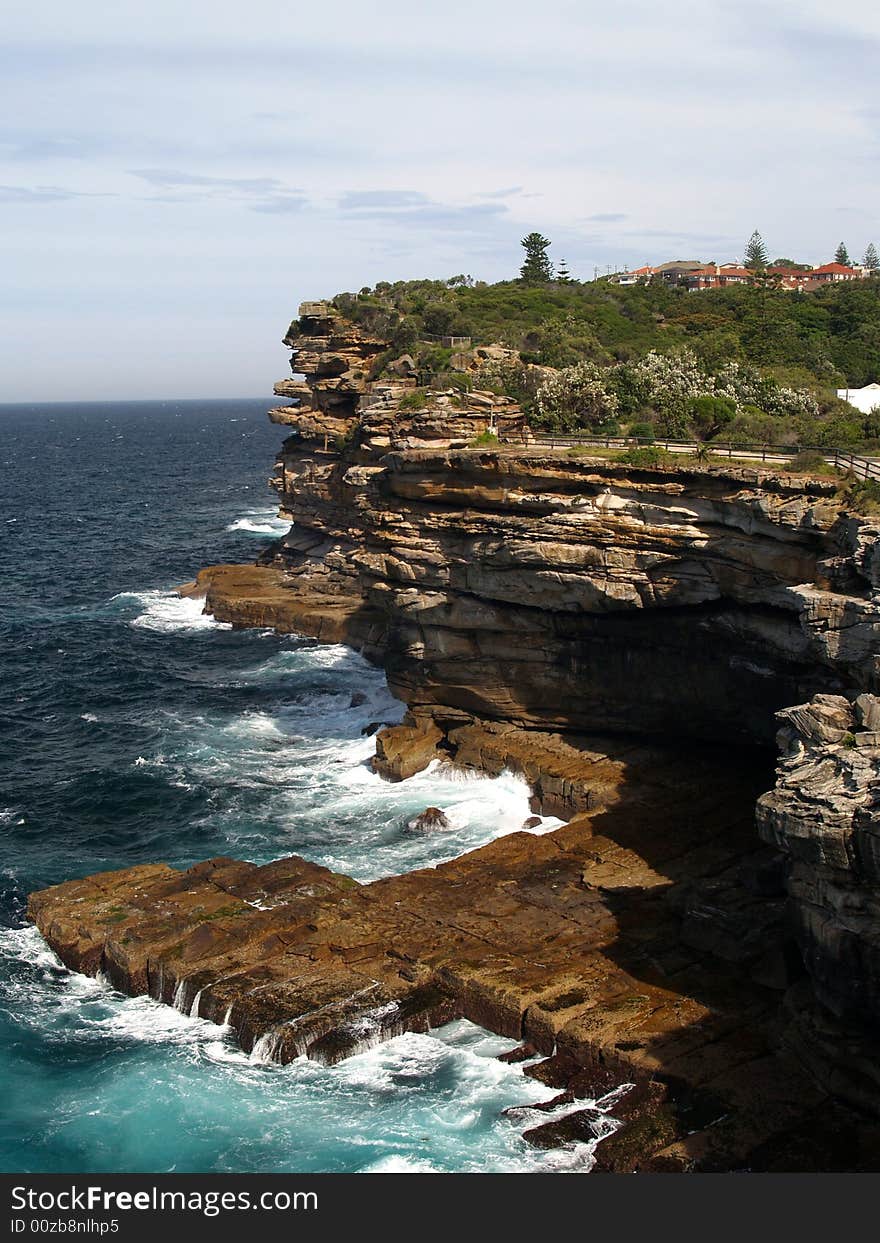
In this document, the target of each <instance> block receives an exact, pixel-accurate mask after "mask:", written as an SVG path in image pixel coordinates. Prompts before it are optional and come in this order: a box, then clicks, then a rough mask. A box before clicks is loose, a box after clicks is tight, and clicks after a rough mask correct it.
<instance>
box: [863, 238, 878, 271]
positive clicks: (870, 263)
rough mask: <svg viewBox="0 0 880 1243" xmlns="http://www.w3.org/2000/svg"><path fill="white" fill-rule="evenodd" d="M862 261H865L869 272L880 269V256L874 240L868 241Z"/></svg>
mask: <svg viewBox="0 0 880 1243" xmlns="http://www.w3.org/2000/svg"><path fill="white" fill-rule="evenodd" d="M862 263H864V265H865V267H866V268H867V269H868V271H869V272H878V271H880V257H878V255H877V247H876V246H875V245H874V243H873V242H869V243H868V246H867V249H866V250H865V257H864V259H863V260H862Z"/></svg>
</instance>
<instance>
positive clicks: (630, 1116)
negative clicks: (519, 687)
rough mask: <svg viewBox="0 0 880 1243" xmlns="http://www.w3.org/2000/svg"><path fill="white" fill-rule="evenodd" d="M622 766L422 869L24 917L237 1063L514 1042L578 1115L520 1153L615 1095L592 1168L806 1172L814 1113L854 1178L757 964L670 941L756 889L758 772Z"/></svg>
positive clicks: (197, 890) (178, 891)
mask: <svg viewBox="0 0 880 1243" xmlns="http://www.w3.org/2000/svg"><path fill="white" fill-rule="evenodd" d="M649 755H650V756H651V757H652V758H656V757H658V756H659V755H660V752H659V751H651V752H650V753H649ZM640 759H641V757H639V756H638V754H637V752H636V750H635V749H634V748H632V747H631V748H630V752H629V755H628V760H627V762H628V763H631V764H632V776H627V777H626V779H625V780H624V773H623V764H624V761H623V760H622V759H621V760H620V763H621V771H620V776H621V780H620V782H619V784H618V786H617V788H616V789H612V788H611V783H610V782H609V783H607V784H606V786H605V789H606V791H607V796H606V799H605V802H604V803H601V802H599V801H597V802H596V806H595V810H594V813H593V814H592V815H591V816H589V817H587V816H581V817H579V818H577V819H575V820H572V821H571V822H570V823H569V824H567V825H565V826H564V827H562V828H559V829H556V830H555V831H553V832H551V833H548V834H544V835H540V836H535V835H532V834H529V833H522V832H520V833H513V834H511V835H509V836H507V837H504V838H500V839H498V840H496V841H494V842H492V843H491V844H490V845H488V846H485V847H483V848H482V849H480V850H476V851H472V852H470V853H469V854H466V855H464V856H462V857H461V858H459V859H456V860H454V861H453V862H451V863H446V864H442V865H441V866H439V867H437V868H432V869H427V870H425V871H421V872H413V873H409V874H407V875H404V876H397V877H389V878H387V879H385V880H380V881H376V882H374V883H372V884H368V885H360V884H357V883H356V882H354V881H353V880H351V879H349V878H348V877H344V876H338V875H334V874H333V873H331V872H328V871H327V870H326V869H324V868H321V867H318V866H316V865H314V864H310V863H307V862H306V861H304V860H302V859H298V858H296V857H292V858H289V859H282V860H279V861H278V862H276V863H272V864H269V865H266V866H263V867H256V866H254V865H252V864H248V863H239V862H235V861H233V860H230V859H212V860H209V861H208V862H206V863H202V864H198V865H197V866H196V867H193V868H190V869H189V870H188V871H186V872H177V871H174V870H173V869H171V868H169V867H166V866H164V865H162V864H157V865H155V866H152V867H136V868H130V869H127V870H126V871H123V872H115V873H105V874H103V875H98V876H93V877H90V878H87V879H86V880H80V881H70V882H68V883H66V884H64V885H60V886H56V887H55V888H53V889H49V890H45V891H43V892H41V893H37V894H34V895H32V897H31V903H30V915H31V918H32V919H34V920H35V922H36V923H37V925H38V927H39V928H40V930H41V931H42V932H43V935H44V936H45V937H46V939H47V940H48V942H49V943H50V945H52V947H53V948H54V949H55V950H56V952H57V953H58V954H59V955H60V957H61V958H62V959H63V961H64V962H65V963H67V964H68V965H69V966H70V967H72V968H73V969H74V970H78V971H84V972H86V973H89V974H93V975H94V974H96V973H97V972H98V971H103V972H105V973H106V974H107V975H108V976H109V978H110V979H111V981H112V982H113V983H114V984H115V986H116V987H118V988H120V989H122V990H124V991H126V992H130V993H135V994H137V993H142V994H143V993H145V994H149V995H151V996H153V997H155V998H157V999H161V1000H163V1001H165V1002H168V1003H170V1004H175V1005H177V1007H178V1008H179V1009H182V1010H184V1011H185V1012H187V1013H194V1014H196V1013H197V1014H198V1015H200V1016H201V1017H203V1018H207V1019H211V1020H213V1021H215V1022H218V1023H222V1022H227V1023H229V1024H230V1026H231V1027H232V1028H233V1029H234V1030H235V1032H236V1034H237V1036H238V1039H239V1041H240V1042H241V1044H242V1047H243V1048H244V1049H245V1050H248V1051H250V1052H252V1054H253V1055H254V1056H257V1057H271V1058H274V1059H277V1060H280V1061H286V1060H289V1059H290V1058H293V1057H296V1056H300V1055H303V1054H305V1055H306V1056H308V1057H310V1058H313V1059H316V1060H319V1061H322V1062H325V1063H333V1062H336V1061H338V1060H339V1059H340V1058H342V1057H345V1056H347V1055H349V1054H351V1053H353V1052H356V1051H358V1050H359V1049H362V1048H364V1047H367V1046H369V1045H370V1044H371V1043H374V1042H376V1041H378V1040H381V1039H386V1038H388V1037H389V1036H391V1035H394V1034H397V1033H399V1032H402V1031H407V1030H416V1031H419V1030H426V1029H427V1028H428V1027H429V1026H434V1025H437V1024H440V1023H442V1022H444V1021H446V1020H448V1019H450V1018H453V1017H455V1016H459V1015H461V1016H465V1017H468V1018H470V1019H472V1020H473V1021H474V1022H477V1023H480V1024H482V1025H484V1026H486V1027H488V1028H490V1029H491V1030H493V1031H495V1032H498V1033H500V1034H503V1035H507V1036H509V1037H510V1038H511V1041H512V1042H517V1043H519V1042H527V1043H528V1044H529V1045H530V1046H531V1047H532V1049H534V1050H537V1051H539V1052H540V1053H542V1054H543V1055H544V1056H545V1058H547V1059H548V1060H545V1061H544V1062H542V1063H539V1064H538V1065H537V1066H532V1067H530V1068H529V1071H530V1073H531V1074H532V1075H534V1077H535V1078H539V1079H541V1081H542V1082H544V1083H549V1084H552V1085H553V1086H555V1087H557V1088H558V1089H559V1093H560V1096H559V1098H558V1099H559V1100H568V1101H571V1102H573V1103H575V1104H576V1102H577V1101H578V1100H583V1101H584V1102H585V1104H584V1109H585V1110H586V1114H585V1116H584V1117H583V1118H581V1119H579V1120H578V1119H572V1120H571V1121H570V1122H569V1123H568V1124H567V1126H562V1127H556V1128H553V1127H552V1126H551V1130H550V1131H549V1132H547V1131H545V1132H543V1133H542V1135H541V1136H538V1137H535V1136H533V1137H532V1138H533V1139H536V1140H537V1142H542V1143H558V1142H566V1141H568V1140H570V1139H572V1138H577V1137H580V1138H584V1137H586V1136H587V1130H586V1129H584V1127H581V1122H583V1123H584V1124H585V1126H586V1124H587V1123H588V1122H589V1121H590V1119H592V1120H593V1122H596V1121H597V1111H596V1110H595V1109H594V1108H593V1106H591V1105H589V1104H588V1102H589V1101H592V1100H595V1099H597V1098H599V1097H604V1096H605V1095H606V1094H607V1093H608V1092H609V1091H611V1090H613V1089H615V1088H617V1087H618V1086H619V1085H621V1084H623V1083H631V1084H633V1085H635V1089H637V1090H634V1091H633V1093H632V1095H630V1093H629V1092H627V1093H621V1095H620V1101H619V1103H615V1105H614V1106H613V1107H609V1108H608V1110H607V1112H606V1113H604V1114H603V1113H602V1111H601V1110H600V1111H599V1114H598V1118H599V1123H598V1124H599V1125H600V1127H601V1126H603V1125H604V1123H602V1122H601V1119H602V1118H607V1117H616V1118H617V1119H618V1120H619V1121H620V1122H621V1123H622V1125H621V1127H620V1129H619V1131H616V1132H615V1134H614V1135H613V1136H611V1137H610V1138H609V1139H607V1140H604V1141H603V1143H602V1144H601V1145H600V1147H599V1150H598V1161H599V1168H603V1169H615V1170H625V1169H638V1168H648V1167H650V1168H662V1169H691V1168H700V1169H702V1168H705V1169H730V1168H760V1161H761V1160H763V1158H761V1156H760V1154H761V1153H763V1152H773V1153H775V1154H776V1155H775V1156H774V1157H773V1159H774V1160H776V1161H782V1162H783V1165H785V1163H786V1162H788V1167H789V1168H811V1167H810V1162H809V1158H808V1156H805V1155H804V1154H803V1153H802V1152H800V1150H799V1149H797V1147H796V1145H795V1148H794V1149H793V1148H792V1145H793V1144H794V1142H795V1139H796V1137H797V1136H798V1135H799V1134H801V1132H802V1130H803V1128H804V1127H809V1126H812V1125H813V1120H814V1119H815V1117H816V1116H817V1115H818V1114H819V1113H820V1112H822V1111H824V1113H825V1116H826V1117H829V1116H830V1117H831V1119H832V1120H831V1123H830V1125H831V1127H832V1132H833V1133H834V1135H835V1136H836V1137H837V1142H838V1148H840V1145H843V1146H844V1147H847V1146H848V1147H847V1152H848V1153H849V1152H850V1150H852V1153H851V1155H850V1156H849V1157H848V1160H850V1162H851V1167H852V1168H856V1167H858V1166H860V1165H862V1166H864V1165H866V1164H870V1161H871V1159H872V1158H871V1148H870V1144H869V1142H868V1141H869V1139H870V1136H871V1135H872V1134H873V1132H870V1128H867V1129H866V1128H865V1127H864V1124H863V1123H860V1122H859V1123H858V1124H857V1123H856V1122H855V1121H854V1119H853V1118H852V1117H851V1116H849V1115H847V1116H845V1117H843V1116H841V1117H836V1118H835V1117H834V1116H833V1108H832V1103H831V1101H830V1098H829V1097H828V1095H827V1093H825V1092H823V1091H822V1090H821V1089H819V1088H817V1087H816V1086H815V1084H814V1082H813V1080H812V1079H811V1077H810V1076H809V1075H808V1074H807V1073H806V1072H805V1071H804V1070H803V1069H802V1068H801V1066H800V1064H799V1062H798V1061H797V1060H796V1059H795V1058H794V1057H793V1056H792V1055H791V1054H788V1053H786V1052H785V1051H779V1050H778V1049H776V1047H775V1044H774V1040H773V1033H772V1028H773V1022H774V1019H775V1016H776V1014H777V1013H778V998H779V996H780V993H778V992H774V991H772V990H770V989H768V988H767V987H765V986H764V985H762V984H759V983H757V982H756V981H755V980H754V979H753V976H752V972H753V968H754V967H755V966H756V965H757V962H758V959H757V958H756V955H755V952H753V953H752V955H751V957H750V958H749V959H748V960H746V959H742V960H740V961H727V962H724V961H720V960H718V959H717V958H716V957H714V955H713V954H712V952H711V950H706V949H705V948H703V947H699V946H691V945H685V944H684V943H683V942H682V941H681V939H680V937H679V935H678V930H679V927H680V923H681V911H682V909H683V907H684V906H685V905H686V903H687V901H688V898H689V897H690V896H691V895H693V894H694V893H695V892H696V893H698V892H699V891H700V889H701V887H704V886H709V887H711V886H712V885H713V884H714V882H715V880H716V879H717V877H719V876H723V875H724V874H725V873H726V872H727V871H729V869H731V868H733V867H736V868H740V869H743V868H750V869H751V870H752V871H753V872H755V873H756V874H763V872H764V871H765V870H766V859H767V857H768V856H769V855H770V850H769V848H768V847H766V846H762V845H761V844H760V842H759V841H758V840H757V838H756V836H755V834H754V830H753V825H752V806H753V801H754V797H755V794H756V792H757V790H758V789H759V788H760V786H761V783H762V777H761V776H760V775H757V774H755V773H754V771H753V770H752V767H751V765H746V766H745V767H743V765H742V764H740V763H736V762H734V763H731V762H730V761H729V759H728V757H726V756H724V755H723V754H721V753H718V752H714V751H712V750H701V749H696V748H695V749H694V750H693V753H692V754H691V755H689V756H686V757H678V758H676V757H675V756H674V755H671V754H670V753H668V752H667V753H666V755H665V760H664V761H663V762H658V763H653V762H652V763H650V764H648V763H644V764H643V763H641V762H640ZM593 763H594V758H593V756H592V755H591V754H589V753H588V754H587V755H586V757H585V763H584V774H585V780H586V783H587V784H588V785H589V784H590V779H589V773H590V770H591V767H592V765H593ZM593 797H594V799H595V798H596V794H595V791H594V794H593ZM769 935H773V936H775V937H776V938H777V939H779V938H780V937H781V935H782V934H781V929H780V928H777V929H776V930H775V931H774V932H773V933H772V934H768V936H769ZM534 1125H535V1124H534V1122H532V1123H530V1124H528V1126H531V1127H534ZM524 1126H526V1124H525V1123H524ZM573 1126H574V1127H575V1128H578V1127H581V1129H580V1130H578V1133H577V1136H575V1133H574V1131H571V1128H572V1127H573ZM860 1127H861V1128H862V1129H861V1130H860V1129H859V1128H860ZM609 1129H610V1128H609ZM569 1132H571V1133H569ZM581 1132H583V1133H581ZM606 1144H608V1145H611V1146H610V1147H609V1148H608V1149H607V1155H603V1149H605V1146H606ZM756 1154H757V1156H756ZM852 1154H854V1155H852ZM768 1159H769V1158H768ZM820 1168H821V1167H820Z"/></svg>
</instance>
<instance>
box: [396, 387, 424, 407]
mask: <svg viewBox="0 0 880 1243" xmlns="http://www.w3.org/2000/svg"><path fill="white" fill-rule="evenodd" d="M427 404H428V394H427V393H426V392H425V390H424V389H419V388H417V389H413V391H412V392H411V393H405V394H404V395H403V397H401V399H400V409H401V410H424V408H425V406H427Z"/></svg>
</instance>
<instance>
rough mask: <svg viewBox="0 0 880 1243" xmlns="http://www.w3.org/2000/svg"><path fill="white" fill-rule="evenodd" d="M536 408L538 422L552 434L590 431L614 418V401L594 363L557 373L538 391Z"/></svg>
mask: <svg viewBox="0 0 880 1243" xmlns="http://www.w3.org/2000/svg"><path fill="white" fill-rule="evenodd" d="M536 406H537V415H538V421H539V422H540V423H542V424H543V425H544V426H545V427H549V428H552V429H553V430H554V431H575V430H577V429H578V428H590V429H593V428H595V427H596V426H597V425H598V424H600V423H603V422H605V421H606V420H607V419H612V418H614V417H615V415H616V414H617V398H616V397H615V396H614V395H613V394H612V393H609V392H608V390H607V388H606V387H605V383H604V377H603V374H602V370H601V369H600V368H599V367H597V366H596V364H595V363H578V365H577V366H576V367H565V368H563V370H562V371H558V372H557V373H556V375H554V376H552V377H551V378H550V379H549V380H547V381H546V382H545V383H544V384H542V385H541V387H540V388H539V389H538V393H537V397H536Z"/></svg>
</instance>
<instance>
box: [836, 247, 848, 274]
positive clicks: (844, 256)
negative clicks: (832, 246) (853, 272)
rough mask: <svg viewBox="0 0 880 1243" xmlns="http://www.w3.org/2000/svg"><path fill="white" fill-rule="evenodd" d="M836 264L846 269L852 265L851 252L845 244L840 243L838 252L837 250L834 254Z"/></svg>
mask: <svg viewBox="0 0 880 1243" xmlns="http://www.w3.org/2000/svg"><path fill="white" fill-rule="evenodd" d="M834 262H835V263H842V264H843V265H844V267H847V268H848V267H849V265H850V258H849V251H848V250H847V248H846V246H844V244H843V242H841V243H840V245H839V246H838V247H837V250H835V252H834Z"/></svg>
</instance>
